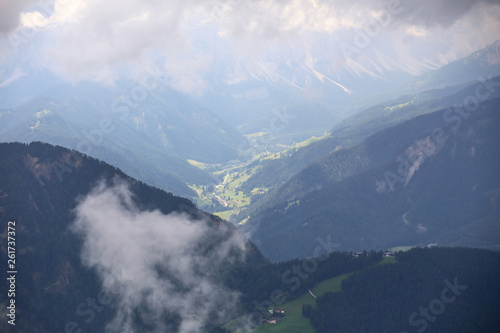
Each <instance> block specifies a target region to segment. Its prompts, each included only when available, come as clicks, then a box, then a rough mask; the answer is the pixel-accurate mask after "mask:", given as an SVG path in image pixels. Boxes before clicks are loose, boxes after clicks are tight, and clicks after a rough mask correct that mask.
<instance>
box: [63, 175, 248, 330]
mask: <svg viewBox="0 0 500 333" xmlns="http://www.w3.org/2000/svg"><path fill="white" fill-rule="evenodd" d="M75 212H76V220H75V222H74V225H73V231H74V232H76V233H77V234H79V235H81V236H82V237H83V239H84V245H83V250H82V262H83V263H84V265H86V266H88V267H92V268H94V269H95V270H96V271H97V273H98V275H99V277H100V278H101V279H102V285H103V288H104V289H106V290H113V291H118V292H117V295H118V297H117V299H118V301H117V314H116V317H115V318H114V320H113V321H112V322H111V323H109V324H108V326H107V331H108V332H121V333H131V332H135V331H136V330H135V328H134V325H135V321H136V319H137V316H139V317H140V320H142V321H143V322H144V323H146V324H147V325H148V326H150V327H154V332H165V331H167V332H169V331H172V330H173V329H174V328H175V327H176V326H177V325H179V331H178V332H181V333H192V332H203V327H204V325H205V324H206V323H207V321H209V320H214V319H215V320H223V319H225V318H227V317H228V316H229V315H230V314H232V313H233V312H234V309H235V306H236V304H237V302H238V293H237V292H235V291H231V290H228V289H226V288H225V287H224V286H223V285H222V284H221V282H220V281H221V279H220V274H221V272H220V270H222V268H223V267H225V265H227V264H228V261H231V260H240V259H241V258H242V257H241V256H242V254H243V253H244V249H245V246H246V240H245V239H244V238H243V237H242V236H240V235H239V234H237V233H235V232H231V231H230V230H229V229H228V228H229V227H227V226H225V225H224V224H219V225H217V226H215V225H213V226H209V224H208V223H207V221H202V220H193V219H191V218H189V217H188V216H187V215H184V214H177V213H173V214H168V215H164V214H163V213H161V212H160V211H158V210H154V211H141V210H140V209H138V207H137V206H136V204H135V203H134V200H133V195H132V193H131V191H130V188H129V186H128V185H127V184H125V183H123V182H116V183H114V184H113V185H112V186H109V187H108V186H107V185H106V184H105V183H104V182H101V183H100V184H99V185H98V186H97V187H96V188H95V189H94V190H93V191H92V192H91V193H90V194H88V195H87V196H86V197H85V198H83V199H82V200H81V201H80V202H79V204H78V206H77V207H76V210H75ZM235 253H236V254H237V255H235ZM172 314H175V316H173V317H172V316H171V315H172ZM169 316H170V317H169ZM166 318H170V319H166ZM172 318H176V319H172ZM209 318H210V319H209Z"/></svg>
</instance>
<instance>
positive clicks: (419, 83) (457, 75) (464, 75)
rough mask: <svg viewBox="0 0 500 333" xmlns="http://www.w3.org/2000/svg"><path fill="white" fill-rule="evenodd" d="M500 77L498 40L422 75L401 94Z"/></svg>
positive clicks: (405, 87) (499, 47)
mask: <svg viewBox="0 0 500 333" xmlns="http://www.w3.org/2000/svg"><path fill="white" fill-rule="evenodd" d="M498 75H500V40H499V41H496V42H494V43H492V44H490V45H488V46H486V47H485V48H483V49H481V50H478V51H476V52H474V53H472V54H470V55H469V56H467V57H465V58H463V59H459V60H456V61H453V62H451V63H449V64H447V65H444V66H442V67H441V68H439V69H437V70H434V71H430V72H427V73H424V74H422V75H420V76H419V77H417V78H415V79H413V80H411V81H410V82H408V83H407V84H405V85H404V86H403V87H402V92H405V91H406V92H417V91H422V90H429V89H438V88H445V87H450V86H456V85H459V84H464V83H467V82H471V81H476V80H478V79H481V78H482V80H484V79H486V78H488V77H494V76H498Z"/></svg>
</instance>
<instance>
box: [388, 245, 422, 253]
mask: <svg viewBox="0 0 500 333" xmlns="http://www.w3.org/2000/svg"><path fill="white" fill-rule="evenodd" d="M414 247H416V246H395V247H391V248H390V250H391V251H392V252H393V253H395V252H399V251H403V252H406V251H410V250H411V249H413V248H414Z"/></svg>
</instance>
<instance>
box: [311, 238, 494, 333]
mask: <svg viewBox="0 0 500 333" xmlns="http://www.w3.org/2000/svg"><path fill="white" fill-rule="evenodd" d="M499 280H500V254H499V253H498V252H490V251H485V250H475V249H463V248H455V249H450V248H433V249H413V250H411V251H409V252H406V253H402V252H400V253H398V254H397V264H392V265H382V266H378V267H373V268H369V269H365V270H363V271H361V272H359V273H358V274H355V275H353V276H351V277H349V278H348V279H347V280H345V281H343V283H342V290H341V292H339V293H336V294H333V293H330V294H326V295H324V296H323V297H320V298H318V300H317V304H316V307H315V308H312V309H311V308H309V309H308V311H306V314H307V316H308V317H310V318H311V322H312V324H313V326H314V327H315V328H316V330H317V332H318V333H334V332H370V333H378V332H457V333H458V332H463V333H469V332H485V333H488V332H491V333H494V332H498V331H499V330H500V318H499V316H498V313H499V312H500V286H499V284H498V281H499Z"/></svg>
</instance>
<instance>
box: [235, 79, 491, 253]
mask: <svg viewBox="0 0 500 333" xmlns="http://www.w3.org/2000/svg"><path fill="white" fill-rule="evenodd" d="M470 89H471V91H474V89H475V88H474V86H472V87H471V88H470ZM466 91H467V90H466ZM469 92H470V91H469ZM468 96H474V95H467V94H465V95H464V94H462V98H465V99H467V97H468ZM462 100H463V99H462ZM499 103H500V99H498V98H496V99H492V100H488V101H486V102H483V103H480V104H477V105H475V106H474V108H472V110H473V111H474V112H470V113H469V112H466V111H465V109H444V110H441V111H437V112H434V113H430V114H425V115H422V116H419V117H416V118H414V119H411V120H408V121H406V122H403V123H402V124H399V125H396V126H394V127H391V128H388V129H385V130H382V131H380V132H378V133H376V134H374V135H373V136H371V137H369V138H367V139H365V140H364V141H362V142H361V143H360V144H357V145H354V146H351V147H346V148H343V149H339V150H337V151H335V152H333V153H332V154H331V155H329V156H328V157H326V158H324V159H320V160H318V161H317V162H315V163H313V164H312V165H311V166H310V167H308V168H306V169H304V170H303V171H302V172H300V173H299V174H298V175H297V176H295V177H292V178H291V179H290V180H288V181H287V182H286V183H285V184H284V185H282V186H281V187H278V188H277V189H276V190H274V191H273V192H272V193H271V194H269V195H267V196H266V197H264V198H263V199H261V200H260V201H258V202H257V204H256V208H253V209H252V208H250V210H249V211H248V212H247V211H243V212H242V213H240V215H242V216H243V215H245V216H247V214H249V215H250V217H249V219H248V221H247V222H246V223H245V225H244V228H245V229H247V230H249V231H250V232H251V234H252V239H253V241H254V242H255V243H256V244H257V245H258V246H259V247H260V248H261V249H262V251H263V253H264V254H265V255H266V256H268V257H269V258H271V259H272V260H274V261H279V260H284V259H287V258H293V257H301V256H304V255H305V253H308V251H311V248H310V247H311V246H312V245H311V240H314V239H315V238H316V237H318V236H320V235H330V236H331V238H332V242H333V243H336V244H338V248H339V249H340V250H354V251H357V250H362V249H367V248H376V249H383V248H388V247H392V246H398V245H415V244H420V243H425V244H428V243H432V242H438V243H439V244H441V245H468V246H479V247H482V246H486V247H496V246H497V245H498V242H499V239H498V238H497V237H495V236H494V235H497V234H498V233H495V232H494V231H495V230H497V229H498V222H497V221H498V210H497V201H498V200H497V199H498V198H497V195H496V193H497V191H498V188H499V185H500V179H499V178H498V176H497V173H496V170H497V169H498V167H500V165H499V162H500V156H499V155H498V149H496V145H497V144H498V142H499V139H500V138H499V137H498V128H499V127H498V126H499V125H500V124H499V115H498V112H497V110H498V108H499V107H500V104H499ZM468 107H469V106H468ZM469 109H470V108H469ZM462 110H464V111H462ZM460 112H461V113H460ZM463 203H467V204H463ZM495 221H496V222H495ZM472 225H475V226H476V228H479V230H481V231H482V232H481V233H480V234H478V233H475V234H470V233H468V231H470V229H471V228H472ZM468 226H469V227H468Z"/></svg>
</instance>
